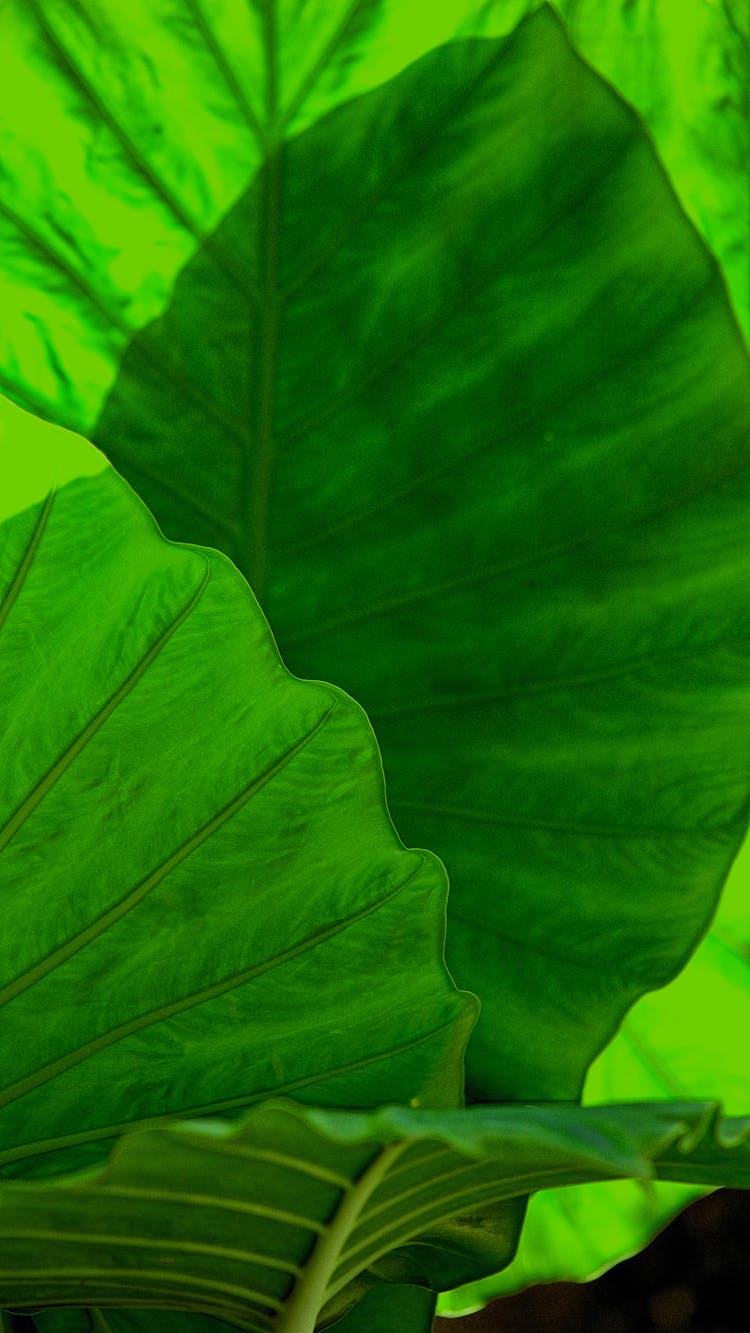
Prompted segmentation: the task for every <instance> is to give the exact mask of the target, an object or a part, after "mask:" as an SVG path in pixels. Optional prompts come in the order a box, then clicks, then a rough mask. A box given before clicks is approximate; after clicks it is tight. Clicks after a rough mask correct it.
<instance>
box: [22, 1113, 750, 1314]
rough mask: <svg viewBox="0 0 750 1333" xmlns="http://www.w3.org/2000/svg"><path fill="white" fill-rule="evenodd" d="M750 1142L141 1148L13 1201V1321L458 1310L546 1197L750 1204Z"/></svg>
mask: <svg viewBox="0 0 750 1333" xmlns="http://www.w3.org/2000/svg"><path fill="white" fill-rule="evenodd" d="M749 1140H750V1118H748V1117H744V1118H739V1117H738V1118H737V1119H735V1120H722V1119H721V1117H720V1116H719V1115H718V1113H717V1108H716V1106H715V1105H712V1104H710V1103H706V1104H679V1103H675V1104H673V1105H671V1106H666V1105H661V1106H660V1105H657V1104H654V1105H650V1106H649V1105H631V1106H622V1107H601V1108H597V1109H594V1108H583V1109H582V1108H580V1107H575V1106H572V1107H561V1106H554V1105H553V1106H506V1107H475V1108H469V1109H468V1110H465V1111H461V1112H453V1113H451V1112H447V1111H445V1112H440V1111H424V1112H419V1111H413V1110H410V1109H409V1108H403V1107H388V1108H384V1109H382V1110H380V1111H375V1112H371V1113H356V1112H346V1111H338V1112H337V1111H319V1110H313V1109H305V1108H302V1107H299V1106H296V1105H295V1104H294V1103H292V1102H286V1103H284V1102H281V1101H278V1102H268V1103H266V1104H264V1105H263V1106H259V1107H256V1108H255V1109H254V1110H252V1111H251V1112H250V1113H249V1114H248V1115H247V1117H246V1118H244V1119H243V1121H242V1123H241V1125H239V1126H237V1125H226V1124H223V1123H222V1122H220V1121H211V1120H203V1121H200V1122H195V1123H193V1124H189V1123H188V1124H183V1123H172V1124H171V1125H169V1126H164V1127H161V1128H153V1129H144V1130H142V1131H140V1132H139V1133H131V1134H127V1135H125V1136H124V1137H123V1139H122V1140H121V1141H120V1143H119V1144H118V1146H117V1149H116V1150H115V1152H114V1154H113V1155H112V1157H111V1159H110V1161H109V1162H108V1163H107V1165H106V1167H105V1168H104V1169H103V1170H102V1169H101V1168H97V1169H95V1170H93V1171H88V1172H84V1173H82V1174H79V1175H78V1176H76V1177H72V1178H71V1177H68V1178H63V1179H61V1180H55V1181H44V1182H36V1183H28V1182H13V1183H10V1184H5V1185H3V1186H2V1187H0V1237H1V1238H2V1245H3V1269H2V1271H1V1272H0V1302H2V1303H4V1304H6V1305H10V1306H13V1307H14V1308H16V1307H18V1306H23V1305H24V1304H26V1305H34V1304H37V1305H44V1304H45V1303H46V1304H50V1305H54V1304H60V1303H61V1302H67V1303H70V1304H76V1303H81V1304H84V1303H86V1304H88V1303H92V1304H93V1305H94V1306H99V1307H105V1308H106V1307H108V1306H111V1305H115V1306H117V1305H119V1304H123V1305H127V1304H128V1303H129V1302H132V1305H133V1306H134V1307H136V1308H137V1306H138V1305H139V1304H140V1305H141V1306H143V1307H148V1306H158V1307H160V1308H162V1309H170V1308H171V1309H174V1310H180V1309H181V1310H197V1311H202V1312H204V1313H206V1314H211V1315H213V1316H215V1317H217V1318H219V1319H224V1320H227V1321H228V1322H229V1323H233V1324H236V1325H237V1327H239V1328H243V1329H247V1330H250V1331H251V1333H263V1330H268V1329H271V1328H273V1329H274V1330H275V1333H312V1331H313V1329H314V1328H316V1327H326V1326H327V1325H328V1324H330V1323H331V1322H332V1320H333V1319H334V1318H335V1316H336V1315H337V1314H338V1313H339V1312H341V1311H343V1310H345V1309H346V1308H347V1307H349V1306H351V1304H352V1303H353V1302H354V1301H356V1300H358V1299H359V1298H360V1297H361V1296H362V1295H363V1294H364V1293H365V1292H366V1291H367V1290H368V1289H370V1288H371V1287H372V1286H373V1285H377V1284H379V1283H382V1282H386V1283H389V1282H393V1283H396V1284H401V1283H404V1282H411V1283H416V1284H418V1285H421V1286H427V1287H429V1288H431V1289H432V1290H433V1291H435V1290H441V1289H445V1287H447V1286H449V1285H451V1284H452V1283H455V1282H456V1281H457V1280H459V1277H460V1275H461V1274H464V1275H467V1274H471V1273H474V1274H477V1275H478V1274H480V1273H481V1272H482V1270H483V1269H484V1270H485V1271H488V1270H489V1269H491V1268H492V1267H493V1266H494V1267H497V1266H498V1265H499V1263H501V1262H507V1261H508V1259H509V1258H510V1256H511V1255H512V1252H513V1248H514V1243H515V1238H516V1235H517V1222H518V1220H519V1216H518V1209H517V1208H516V1207H515V1206H514V1201H517V1200H518V1199H519V1197H520V1196H523V1195H524V1194H526V1192H527V1191H528V1190H529V1189H534V1188H538V1187H547V1188H550V1187H554V1186H568V1185H571V1184H575V1183H576V1182H577V1181H584V1180H589V1181H593V1180H602V1179H603V1180H608V1179H616V1178H618V1177H622V1176H625V1177H633V1176H638V1177H641V1178H643V1179H650V1178H651V1177H653V1176H658V1177H660V1178H663V1179H667V1180H670V1179H676V1180H698V1181H702V1182H706V1183H714V1184H726V1183H730V1184H739V1185H750V1141H749ZM405 1308H406V1309H408V1306H407V1307H405ZM417 1314H418V1316H419V1318H420V1319H421V1314H420V1312H419V1311H418V1312H417ZM188 1327H189V1325H188ZM407 1327H408V1328H410V1329H411V1328H412V1327H413V1328H415V1329H416V1328H418V1327H419V1324H418V1323H417V1322H415V1323H414V1324H413V1325H412V1324H408V1325H407ZM344 1328H345V1325H344Z"/></svg>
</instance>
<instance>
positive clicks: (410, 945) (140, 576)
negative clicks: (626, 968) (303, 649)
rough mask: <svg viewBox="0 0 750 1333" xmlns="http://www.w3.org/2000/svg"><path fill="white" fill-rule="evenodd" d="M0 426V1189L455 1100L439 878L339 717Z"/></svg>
mask: <svg viewBox="0 0 750 1333" xmlns="http://www.w3.org/2000/svg"><path fill="white" fill-rule="evenodd" d="M0 428H2V435H1V438H0V458H1V459H2V469H1V471H2V490H0V496H1V497H2V499H1V500H0V504H2V512H1V513H0V518H2V523H1V525H0V626H1V629H0V698H1V699H2V701H3V728H2V744H1V755H2V763H1V766H2V773H3V783H2V807H1V808H0V848H1V849H2V856H1V857H0V897H1V898H2V935H3V950H2V965H1V966H2V972H1V974H0V1005H1V1006H2V1027H1V1028H0V1069H1V1070H2V1078H1V1080H0V1082H1V1087H0V1173H2V1174H4V1175H6V1176H8V1175H11V1174H19V1173H20V1174H22V1175H24V1176H28V1175H30V1174H41V1175H45V1174H49V1173H50V1171H56V1172H59V1171H60V1170H61V1169H63V1168H62V1166H61V1162H60V1155H59V1154H60V1152H61V1151H62V1150H67V1155H65V1156H64V1159H63V1163H64V1165H65V1166H67V1165H68V1164H69V1163H70V1162H71V1161H81V1160H90V1157H91V1155H92V1153H93V1154H94V1155H95V1156H97V1157H99V1158H100V1157H101V1156H102V1155H103V1153H104V1152H105V1151H106V1144H105V1145H103V1144H102V1140H106V1139H108V1138H111V1137H112V1136H113V1135H116V1134H117V1133H119V1132H120V1130H121V1129H122V1128H123V1127H124V1126H127V1125H131V1124H133V1123H138V1122H143V1121H144V1120H146V1121H148V1120H151V1119H152V1118H154V1117H159V1116H164V1115H169V1114H177V1113H189V1114H191V1115H192V1114H195V1113H198V1114H201V1113H209V1112H212V1111H217V1110H222V1109H225V1108H226V1109H227V1110H230V1109H231V1108H239V1107H243V1106H246V1105H247V1104H248V1103H250V1102H252V1101H254V1100H258V1099H259V1098H263V1097H265V1096H267V1095H269V1093H273V1092H274V1091H281V1090H286V1091H289V1092H293V1093H294V1095H295V1096H296V1097H298V1098H299V1099H301V1100H303V1101H304V1100H306V1099H308V1100H309V1099H312V1100H315V1099H316V1098H318V1099H322V1100H324V1101H325V1102H326V1103H327V1104H336V1105H342V1106H362V1105H378V1104H379V1103H380V1102H382V1101H384V1100H389V1099H392V1098H395V1099H396V1100H399V1101H404V1102H409V1101H410V1100H412V1099H415V1104H418V1103H419V1102H420V1101H421V1099H424V1100H425V1101H426V1102H427V1103H428V1104H430V1103H434V1104H437V1105H455V1104H456V1102H457V1099H458V1098H459V1097H460V1091H461V1080H462V1073H461V1056H462V1050H463V1045H464V1043H465V1040H466V1036H467V1031H468V1027H469V1026H470V1024H471V1021H472V1017H473V1015H474V1012H475V1005H474V1002H473V1000H472V999H471V998H470V997H467V996H460V995H459V994H458V993H456V991H455V990H454V988H453V986H452V985H451V983H450V980H449V978H448V976H447V973H446V971H445V969H444V966H443V961H442V946H443V930H444V913H445V894H446V884H445V874H444V871H443V868H442V867H441V866H440V864H439V862H437V860H436V859H435V858H434V857H433V856H432V855H431V854H430V853H428V852H421V851H406V850H405V849H404V848H403V846H402V845H401V844H400V843H399V841H398V838H397V837H396V835H395V833H394V831H393V827H392V825H391V824H390V821H389V820H388V817H387V812H386V807H385V799H384V792H383V782H382V771H381V769H380V764H379V760H378V753H377V748H376V745H375V742H374V739H373V736H372V732H371V729H370V728H369V726H368V724H367V721H366V719H365V717H364V716H363V714H362V711H361V709H359V708H358V707H357V705H356V704H354V703H353V702H352V701H351V700H350V699H348V698H347V697H346V696H345V695H344V694H343V693H342V692H341V691H340V690H337V689H335V688H332V687H329V686H326V685H322V684H313V683H310V682H303V681H299V680H296V679H294V678H293V677H292V676H290V675H289V673H288V672H287V671H285V670H284V668H283V666H282V665H281V663H280V661H279V657H278V653H277V651H276V647H275V645H274V643H273V640H272V637H271V635H270V633H269V631H268V626H267V625H266V623H265V620H264V619H263V617H262V615H261V614H260V613H259V611H258V608H257V606H256V604H255V602H254V600H253V597H252V595H251V593H250V591H249V589H248V588H247V585H246V584H245V583H244V581H243V580H242V579H241V578H240V577H239V575H238V574H237V571H236V570H234V569H233V568H232V566H231V565H230V563H229V561H227V560H226V558H225V557H224V556H221V555H219V554H217V553H216V552H205V551H201V550H199V549H196V548H186V547H177V546H174V545H172V544H170V543H168V542H165V541H164V540H163V538H162V537H161V536H160V535H159V534H158V532H157V530H156V528H155V525H154V523H153V520H152V519H151V516H150V515H149V514H148V513H147V511H146V510H145V509H144V507H143V506H142V505H141V504H140V502H139V501H138V500H137V499H136V497H135V496H134V495H133V494H132V492H131V491H130V488H129V487H128V486H127V485H126V484H125V483H124V482H123V481H122V479H121V478H120V477H118V476H117V474H116V473H115V472H114V471H113V469H112V468H111V467H110V466H109V465H108V464H107V463H106V460H105V459H104V458H103V456H102V455H101V454H99V453H97V451H96V450H95V449H93V448H92V447H91V446H90V445H88V444H86V442H85V441H82V440H80V439H78V438H77V437H74V436H70V435H68V434H67V433H66V432H63V431H60V430H57V429H55V428H54V427H51V426H49V425H47V424H46V423H43V422H40V421H38V420H37V419H35V418H32V417H29V416H28V415H27V414H26V413H24V412H22V411H21V410H20V409H18V408H17V407H14V406H12V405H11V404H9V403H6V402H3V401H2V400H0ZM58 468H59V469H61V477H60V480H59V481H58V483H57V489H55V475H56V470H57V469H58ZM53 1149H54V1150H57V1151H56V1152H55V1153H53V1155H52V1157H51V1158H49V1156H48V1155H49V1154H50V1153H52V1150H53ZM28 1159H32V1160H31V1161H29V1160H28Z"/></svg>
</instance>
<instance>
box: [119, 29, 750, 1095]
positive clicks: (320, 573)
mask: <svg viewBox="0 0 750 1333" xmlns="http://www.w3.org/2000/svg"><path fill="white" fill-rule="evenodd" d="M322 201H324V206H322ZM216 246H219V247H220V249H221V251H222V253H229V254H233V255H235V256H236V257H238V258H239V257H240V256H244V258H245V260H246V262H248V263H249V264H250V266H251V268H252V269H253V270H254V271H256V273H257V282H258V286H259V296H258V298H257V300H256V298H255V297H253V295H252V293H251V292H249V290H247V289H245V298H246V302H247V304H246V305H243V302H242V301H241V300H238V297H237V292H236V289H235V288H234V287H233V286H232V285H231V284H230V283H228V282H227V281H225V280H224V279H223V278H222V273H221V271H220V268H219V267H217V265H216V262H215V257H214V254H215V248H216ZM197 327H200V328H203V329H207V330H211V336H210V337H206V338H203V339H197V338H196V337H195V330H196V328H197ZM144 356H147V358H149V359H150V364H151V365H153V364H155V362H156V360H157V359H160V360H161V361H162V362H163V361H164V360H165V359H167V360H168V361H169V363H170V364H172V365H177V366H179V367H180V372H181V378H180V379H179V380H178V381H177V380H175V381H170V379H169V375H168V374H164V375H156V376H154V375H153V374H152V373H151V372H150V371H149V372H148V373H146V372H145V371H144V360H143V358H144ZM186 378H187V379H188V380H189V381H190V383H192V384H193V385H196V386H200V389H201V393H202V394H203V395H204V398H205V397H206V396H207V397H208V399H210V400H211V402H212V404H213V406H212V407H211V409H210V411H209V409H208V408H207V407H206V404H205V402H204V401H201V402H198V400H197V399H196V398H195V395H193V396H191V397H189V398H188V397H186V395H185V393H184V391H183V382H184V380H185V379H186ZM217 411H220V413H222V414H223V416H224V418H225V420H224V422H223V423H222V422H221V421H219V420H218V417H217V415H216V414H217ZM227 413H228V414H229V417H230V420H229V421H227V420H226V417H227ZM748 427H750V391H749V381H748V368H747V365H746V361H745V356H744V353H743V350H742V348H741V346H740V343H739V340H738V337H737V335H736V332H735V330H734V327H733V325H732V321H731V317H730V315H729V312H728V309H727V307H726V304H725V301H724V299H723V296H722V293H721V290H720V284H719V281H718V278H717V275H716V272H715V268H714V266H713V265H712V263H711V261H710V260H709V258H708V256H707V255H706V254H705V252H704V251H703V250H702V248H701V246H700V244H699V242H698V240H697V238H696V236H695V234H694V232H693V230H692V229H691V228H690V226H689V225H688V224H687V223H686V222H685V220H684V219H683V218H682V217H681V216H680V215H679V213H678V212H677V209H676V207H675V204H674V201H673V198H672V196H671V193H670V190H669V187H668V186H667V184H666V182H665V180H664V178H663V176H662V174H661V172H660V169H659V167H658V165H657V163H656V161H655V159H654V157H653V154H652V152H651V149H650V148H649V146H648V143H647V141H646V139H645V137H644V135H643V133H642V131H641V129H640V127H639V125H638V123H637V121H636V120H635V118H634V117H633V116H632V115H631V113H630V112H629V111H628V110H627V109H626V108H625V107H624V106H623V105H622V104H621V103H620V102H619V101H618V100H617V99H616V98H615V97H614V96H613V95H612V93H611V92H610V91H609V90H608V89H607V88H606V87H605V86H604V85H603V84H602V83H601V82H600V81H599V80H598V79H596V78H595V77H594V75H593V74H591V72H590V71H589V70H588V69H587V68H586V67H585V66H583V65H582V64H581V63H580V62H579V61H578V60H577V59H576V58H575V57H574V56H573V54H572V53H571V51H570V50H569V48H568V46H567V44H566V41H565V39H564V35H563V33H562V31H561V29H560V27H559V24H558V22H557V21H556V20H555V19H554V18H553V16H552V14H551V13H550V12H549V11H545V12H544V13H541V14H538V15H536V16H534V17H533V18H532V19H531V20H529V21H527V22H526V23H525V24H524V25H523V27H522V28H521V29H520V30H519V31H518V33H517V34H516V35H515V36H514V37H513V38H512V39H510V40H509V41H507V42H506V41H475V42H466V41H464V42H455V43H453V44H450V45H448V46H446V47H443V48H442V49H440V50H439V51H437V52H434V53H432V54H430V55H428V56H425V57H424V58H423V59H422V60H420V61H418V62H416V63H415V64H413V65H411V66H410V67H409V68H408V69H406V70H405V71H404V72H403V73H402V74H401V75H400V76H399V77H398V78H396V79H395V80H393V81H392V82H390V83H389V84H387V85H386V86H384V87H381V88H379V89H377V90H375V91H373V92H371V93H369V94H368V95H366V96H364V97H362V98H360V99H358V100H356V101H354V102H351V103H349V104H348V105H346V106H345V107H342V108H339V109H337V110H336V111H335V112H332V113H331V114H329V115H328V116H326V117H324V118H323V119H322V120H320V121H318V122H317V123H316V124H315V125H314V126H313V127H311V128H310V129H308V130H306V131H304V132H303V133H300V134H297V135H296V136H295V137H292V138H290V139H289V141H288V142H287V143H286V144H285V145H284V147H283V151H282V148H281V147H279V148H276V149H274V151H273V153H272V154H271V155H270V156H269V159H268V164H267V166H266V168H265V170H264V171H263V172H262V173H261V174H260V175H259V176H258V177H257V179H256V181H255V183H254V185H253V187H252V188H251V189H250V191H249V192H248V193H247V194H246V195H245V196H243V197H242V198H241V199H240V200H239V202H238V203H237V205H236V206H235V207H234V209H233V210H231V211H230V213H229V215H228V216H227V219H226V220H225V222H224V223H223V224H222V226H221V227H220V228H219V229H218V230H217V231H216V232H215V234H214V237H213V241H212V247H211V249H210V250H208V251H206V250H204V251H203V252H201V253H200V254H199V255H198V256H197V257H196V259H195V260H194V261H193V262H191V263H190V264H189V265H188V266H187V267H186V268H185V270H184V272H183V273H182V275H181V277H180V279H179V281H178V282H177V284H176V286H175V291H174V296H173V300H172V304H171V307H170V310H169V312H168V313H167V314H166V315H165V316H164V318H163V319H162V320H160V321H157V322H156V323H155V324H153V325H152V326H151V327H149V328H148V329H147V330H146V331H145V332H144V334H143V335H142V336H141V337H140V338H139V339H138V340H137V341H136V343H134V344H133V345H132V347H131V349H130V350H129V352H128V353H127V355H126V357H125V358H124V361H123V366H122V371H121V375H120V379H119V381H118V383H117V385H116V386H115V388H114V389H113V391H112V393H111V394H110V396H109V399H108V402H107V405H106V407H105V409H104V411H103V413H102V415H101V417H100V420H99V422H98V424H97V427H96V438H97V439H98V441H99V443H100V444H101V445H102V446H103V447H104V448H105V450H106V451H107V453H108V454H109V456H110V457H111V458H112V459H113V460H114V462H115V463H116V465H117V466H118V467H119V468H120V469H121V470H122V471H123V472H124V473H125V475H127V476H129V477H131V479H132V480H133V482H134V484H136V485H138V487H139V488H140V490H141V493H142V494H143V495H144V497H145V498H146V500H147V501H148V503H149V504H150V505H151V507H152V508H153V510H154V512H155V513H156V514H157V515H158V516H159V519H160V522H161V523H162V525H163V527H164V529H165V531H166V532H167V533H168V534H170V535H172V536H177V535H179V536H182V537H187V536H192V537H194V538H196V539H199V540H201V541H207V542H215V543H217V544H218V545H222V546H223V547H224V548H225V549H226V550H227V551H228V552H229V554H230V555H231V556H232V558H233V559H234V560H235V561H236V562H237V563H238V565H239V566H240V567H241V568H242V569H244V571H245V572H246V573H247V575H248V577H249V578H250V580H251V582H252V583H253V584H254V586H255V588H256V590H257V591H258V592H259V593H260V595H261V598H262V601H263V604H264V606H265V608H266V609H267V611H268V613H269V616H270V618H271V621H272V623H273V625H274V630H275V632H276V634H277V637H278V640H279V643H280V645H281V648H282V651H283V653H284V654H285V658H286V660H287V661H288V662H289V664H290V665H291V666H292V668H293V669H294V670H296V671H299V672H302V673H304V674H309V675H314V676H319V677H321V678H323V679H333V680H335V681H336V682H338V683H340V684H342V685H344V686H345V688H347V689H349V690H350V691H351V692H352V693H353V694H354V695H355V696H356V697H357V698H358V699H359V700H360V701H361V702H362V703H363V704H364V706H365V707H366V708H367V710H368V712H369V714H370V716H371V718H372V719H373V721H374V723H375V725H376V726H377V729H378V733H379V736H380V738H381V741H382V747H383V753H384V762H385V765H386V772H387V774H388V777H389V790H390V798H391V806H392V810H393V812H394V816H395V818H396V820H397V823H398V825H399V827H400V828H401V829H402V830H404V832H405V835H406V836H407V837H408V838H409V839H410V840H417V841H420V842H426V843H428V844H429V845H432V846H434V847H435V849H436V850H437V851H438V852H439V853H440V854H441V855H442V857H443V858H444V860H445V862H446V864H447V865H448V868H449V873H450V876H451V881H452V886H453V892H452V896H451V922H450V926H451V929H450V932H449V938H448V959H449V963H450V965H451V966H452V968H453V970H454V972H455V974H456V976H457V977H458V978H459V980H460V981H461V982H462V983H464V984H467V985H471V986H472V987H473V988H475V989H476V990H477V991H478V992H479V993H480V994H481V997H482V1000H483V1012H482V1017H481V1019H480V1023H479V1025H478V1028H477V1031H476V1034H475V1038H474V1040H473V1041H472V1044H471V1047H470V1052H469V1075H470V1087H471V1091H472V1093H473V1095H474V1096H476V1097H483V1098H488V1097H492V1098H494V1097H501V1098H502V1097H523V1096H532V1095H546V1096H575V1095H576V1094H577V1093H578V1092H579V1090H580V1086H581V1080H582V1077H583V1072H584V1070H585V1066H586V1064H587V1063H588V1061H589V1060H590V1059H591V1057H592V1056H593V1055H594V1054H595V1053H596V1051H597V1050H598V1049H599V1048H600V1047H601V1046H602V1044H603V1043H604V1042H605V1041H606V1039H607V1038H608V1037H609V1036H610V1035H611V1034H612V1032H613V1030H614V1028H615V1027H616V1025H617V1023H618V1021H619V1019H620V1018H621V1016H622V1014H623V1012H624V1011H625V1010H626V1009H627V1007H628V1005H629V1004H631V1003H632V1001H633V1000H634V999H635V998H636V997H637V996H638V995H639V994H640V993H641V992H642V991H644V990H645V989H648V988H649V987H653V986H655V985H658V984H662V983H664V982H665V981H667V980H668V979H669V978H670V976H672V975H673V974H674V972H675V971H676V970H677V969H678V967H679V966H680V965H681V963H682V962H684V959H685V957H686V955H687V953H688V951H689V950H690V948H692V947H694V945H695V944H696V943H697V941H698V939H699V937H700V935H701V933H702V932H703V931H704V930H705V928H706V926H707V924H708V921H709V918H710V915H711V912H712V911H713V909H714V906H715V903H716V896H717V892H718V889H719V886H720V883H721V880H722V878H723V875H724V874H725V873H726V870H727V868H728V866H729V863H730V861H731V857H732V855H733V853H734V851H735V850H736V847H737V845H738V842H739V839H740V835H741V831H742V828H743V827H744V822H745V819H746V796H747V713H746V698H747V660H746V654H745V652H744V647H743V642H744V636H745V635H746V633H747V620H748V614H749V613H748V607H747V597H746V569H745V553H744V546H745V539H746V529H747V502H748V487H749V484H750V471H748V468H747V462H748ZM147 473H148V477H147V476H146V474H147ZM149 478H154V480H153V481H152V480H150V479H149ZM183 497H184V498H183ZM212 515H213V517H212Z"/></svg>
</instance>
